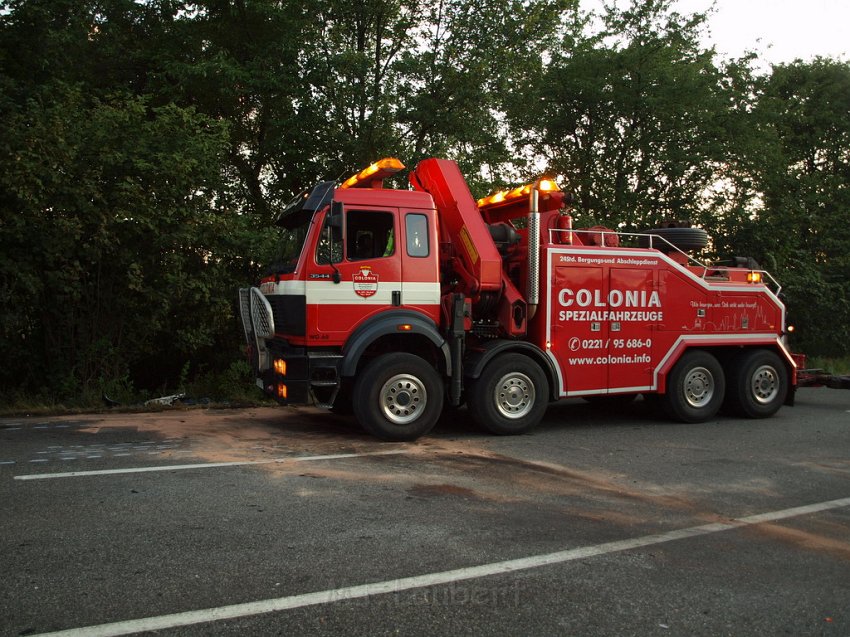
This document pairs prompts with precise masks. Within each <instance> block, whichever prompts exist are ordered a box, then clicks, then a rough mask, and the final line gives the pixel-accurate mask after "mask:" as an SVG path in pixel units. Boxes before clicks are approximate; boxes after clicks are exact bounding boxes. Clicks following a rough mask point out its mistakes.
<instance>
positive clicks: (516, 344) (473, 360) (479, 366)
mask: <svg viewBox="0 0 850 637" xmlns="http://www.w3.org/2000/svg"><path fill="white" fill-rule="evenodd" d="M506 353H517V354H523V355H525V356H528V357H529V358H530V359H531V360H533V361H534V362H535V363H537V364H538V365H539V366H540V368H541V369H542V370H543V373H544V374H545V375H546V379H547V380H548V381H549V400H557V399H558V373H557V371H556V370H555V366H554V364H553V363H552V361H551V359H550V358H549V357H548V356H546V353H545V352H544V351H543V350H542V349H540V348H539V347H537V346H536V345H534V344H533V343H526V342H524V341H508V340H496V341H490V342H489V343H487V345H485V346H484V349H482V350H478V351H475V352H472V353H471V354H469V355H468V356H467V358H466V361H465V364H464V377H465V378H466V379H467V380H476V379H478V378H479V377H480V376H481V372H482V371H484V368H485V367H486V366H487V364H488V363H489V362H490V361H492V360H493V359H495V358H496V357H497V356H500V355H502V354H506Z"/></svg>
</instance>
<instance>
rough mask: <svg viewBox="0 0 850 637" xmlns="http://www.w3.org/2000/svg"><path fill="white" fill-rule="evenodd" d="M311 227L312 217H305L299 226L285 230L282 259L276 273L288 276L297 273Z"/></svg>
mask: <svg viewBox="0 0 850 637" xmlns="http://www.w3.org/2000/svg"><path fill="white" fill-rule="evenodd" d="M311 225H312V218H311V216H305V218H303V219H302V223H300V224H298V225H294V224H287V227H285V228H284V230H283V232H282V233H281V243H280V252H279V254H280V258H279V259H278V262H277V264H276V265H275V271H276V272H278V273H280V274H286V273H289V272H294V271H295V266H296V265H297V264H298V257H299V256H301V249H302V248H303V247H304V241H306V239H307V233H308V232H309V230H310V226H311Z"/></svg>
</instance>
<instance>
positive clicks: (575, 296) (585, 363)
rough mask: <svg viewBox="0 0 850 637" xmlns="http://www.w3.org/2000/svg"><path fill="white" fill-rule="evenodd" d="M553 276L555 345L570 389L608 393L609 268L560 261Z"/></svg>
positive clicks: (567, 387)
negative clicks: (606, 314) (606, 302)
mask: <svg viewBox="0 0 850 637" xmlns="http://www.w3.org/2000/svg"><path fill="white" fill-rule="evenodd" d="M566 258H567V259H570V258H572V257H566ZM566 263H570V262H569V261H568V262H566ZM553 277H554V279H553V288H552V289H553V290H555V291H557V295H558V296H557V298H556V299H555V303H554V305H553V307H554V308H556V310H555V313H554V316H553V319H554V320H553V329H552V344H553V345H552V346H553V349H554V350H555V352H556V356H557V358H558V360H559V361H560V363H561V366H562V369H563V370H564V377H565V379H566V381H565V382H566V390H567V392H569V393H571V394H572V393H575V392H587V393H604V392H605V391H606V389H607V386H608V365H607V363H606V358H607V353H608V352H607V339H608V323H607V321H605V320H604V319H603V317H602V311H604V309H605V308H604V307H603V306H602V304H603V303H604V299H605V297H606V294H607V290H606V287H607V281H606V277H605V269H604V268H602V267H583V266H574V265H568V264H564V265H562V264H560V263H559V264H557V265H556V267H555V268H554V273H553Z"/></svg>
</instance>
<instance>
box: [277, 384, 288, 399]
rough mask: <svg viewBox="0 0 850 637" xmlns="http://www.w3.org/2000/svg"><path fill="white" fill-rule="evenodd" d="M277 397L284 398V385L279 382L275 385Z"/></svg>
mask: <svg viewBox="0 0 850 637" xmlns="http://www.w3.org/2000/svg"><path fill="white" fill-rule="evenodd" d="M277 397H278V398H283V399H284V400H286V385H284V384H283V383H280V384H278V386H277Z"/></svg>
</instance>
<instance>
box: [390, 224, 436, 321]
mask: <svg viewBox="0 0 850 637" xmlns="http://www.w3.org/2000/svg"><path fill="white" fill-rule="evenodd" d="M401 226H402V230H403V232H402V236H401V240H400V242H399V243H400V245H399V247H398V250H399V251H400V252H401V262H402V274H403V276H402V283H401V305H403V306H405V307H410V308H413V309H417V310H419V311H421V312H424V313H425V314H427V315H428V316H430V317H431V318H432V319H433V320H434V321H435V322H437V323H439V320H440V264H439V256H440V255H439V244H438V243H437V227H436V223H435V213H434V211H433V210H410V211H402V214H401Z"/></svg>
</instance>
